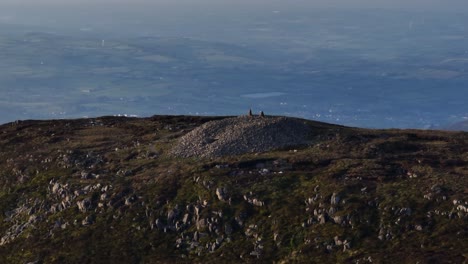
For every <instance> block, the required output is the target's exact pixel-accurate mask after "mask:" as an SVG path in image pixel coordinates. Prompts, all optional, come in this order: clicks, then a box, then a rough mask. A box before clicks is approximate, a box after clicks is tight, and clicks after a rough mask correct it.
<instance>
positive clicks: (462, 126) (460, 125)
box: [447, 120, 468, 131]
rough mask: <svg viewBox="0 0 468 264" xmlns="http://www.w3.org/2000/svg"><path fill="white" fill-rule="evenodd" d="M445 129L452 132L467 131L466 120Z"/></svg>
mask: <svg viewBox="0 0 468 264" xmlns="http://www.w3.org/2000/svg"><path fill="white" fill-rule="evenodd" d="M447 129H448V130H452V131H468V120H467V121H463V122H458V123H455V124H453V125H450V126H448V127H447Z"/></svg>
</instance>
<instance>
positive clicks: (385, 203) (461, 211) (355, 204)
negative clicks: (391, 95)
mask: <svg viewBox="0 0 468 264" xmlns="http://www.w3.org/2000/svg"><path fill="white" fill-rule="evenodd" d="M215 119H222V117H216V118H214V117H188V116H155V117H152V118H142V119H137V118H118V117H102V118H94V119H79V120H55V121H20V122H16V123H10V124H6V125H3V126H0V211H1V212H2V214H1V215H0V263H27V262H36V263H167V262H170V263H174V262H187V263H193V262H198V263H206V262H215V261H216V262H222V263H225V262H230V263H239V262H248V263H253V262H255V263H256V262H267V263H271V262H277V263H289V262H304V263H311V262H312V263H370V262H372V263H417V262H419V263H463V262H466V261H467V258H468V255H467V250H466V248H468V240H467V237H468V232H467V230H468V228H467V226H468V212H467V207H468V133H463V132H442V131H419V130H365V129H355V128H346V127H340V126H334V125H329V124H324V123H319V122H313V121H307V124H308V125H309V126H310V128H311V132H310V145H309V146H302V147H300V148H297V149H281V150H274V151H269V152H265V153H250V154H244V155H237V156H229V157H219V158H211V159H208V158H196V157H195V158H175V157H172V156H171V155H168V154H169V153H170V151H171V149H172V148H173V146H174V145H175V143H176V142H177V140H178V139H179V138H180V137H181V136H183V135H185V134H187V133H188V132H190V131H192V130H193V129H194V128H196V127H198V126H200V125H202V124H204V123H206V122H208V121H211V120H215Z"/></svg>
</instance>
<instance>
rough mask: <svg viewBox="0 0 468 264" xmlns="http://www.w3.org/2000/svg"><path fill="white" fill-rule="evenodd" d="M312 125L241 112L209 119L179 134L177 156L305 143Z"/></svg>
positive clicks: (253, 150)
mask: <svg viewBox="0 0 468 264" xmlns="http://www.w3.org/2000/svg"><path fill="white" fill-rule="evenodd" d="M310 132H311V128H310V126H309V125H307V123H306V121H305V120H302V119H297V118H290V117H262V116H240V117H234V118H227V119H222V120H216V121H211V122H208V123H205V124H203V125H201V126H200V127H198V128H196V129H194V130H192V131H191V132H189V133H188V134H186V135H185V136H183V137H181V138H180V140H179V141H178V142H177V144H176V146H175V147H174V148H173V149H172V151H171V153H172V155H174V156H177V157H184V158H187V157H203V158H212V157H222V156H231V155H241V154H245V153H257V152H266V151H270V150H275V149H283V148H289V147H295V146H300V145H306V144H308V138H309V137H310Z"/></svg>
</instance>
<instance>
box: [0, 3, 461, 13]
mask: <svg viewBox="0 0 468 264" xmlns="http://www.w3.org/2000/svg"><path fill="white" fill-rule="evenodd" d="M12 4H13V5H16V6H18V5H22V6H40V5H49V4H53V5H62V6H63V5H74V6H76V5H78V6H85V5H94V6H95V5H100V4H120V5H122V4H125V5H132V6H136V5H143V4H146V5H148V4H151V5H161V4H164V5H170V6H174V7H176V6H177V7H180V8H183V6H184V5H215V6H223V5H224V6H232V5H237V6H239V5H244V6H246V5H247V6H248V5H258V4H261V5H265V6H267V5H280V6H281V5H283V6H289V5H304V6H317V7H318V6H332V7H356V8H403V9H405V8H411V9H414V8H422V9H427V8H429V9H440V8H442V9H448V10H454V11H456V10H460V9H466V8H468V1H466V0H1V1H0V6H1V5H12Z"/></svg>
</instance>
